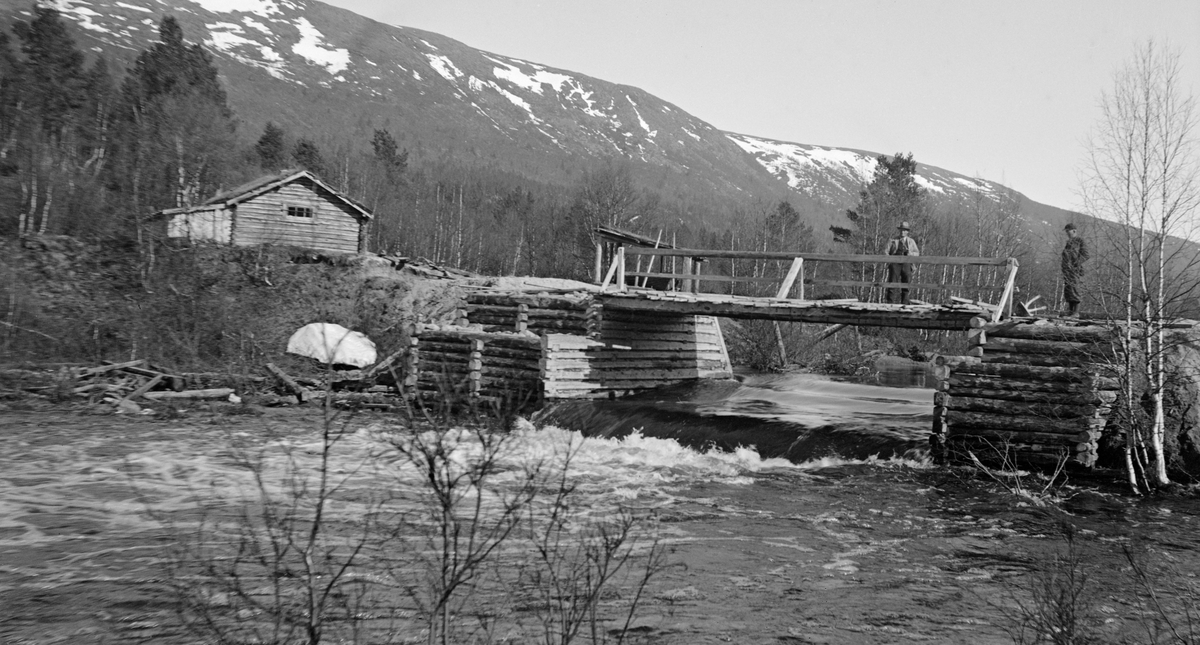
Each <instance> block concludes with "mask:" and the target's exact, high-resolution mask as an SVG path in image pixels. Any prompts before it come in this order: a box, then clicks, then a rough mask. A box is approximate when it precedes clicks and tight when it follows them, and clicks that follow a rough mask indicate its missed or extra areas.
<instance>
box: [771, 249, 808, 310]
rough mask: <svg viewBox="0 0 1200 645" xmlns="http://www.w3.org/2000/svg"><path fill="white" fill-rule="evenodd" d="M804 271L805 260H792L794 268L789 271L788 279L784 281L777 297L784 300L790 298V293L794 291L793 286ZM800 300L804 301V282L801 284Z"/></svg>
mask: <svg viewBox="0 0 1200 645" xmlns="http://www.w3.org/2000/svg"><path fill="white" fill-rule="evenodd" d="M803 269H804V258H796V259H794V260H792V266H791V268H789V269H788V272H787V277H786V278H784V279H783V284H781V285H779V293H777V294H775V297H776V298H778V299H780V300H783V299H785V298H787V297H788V293H790V292H791V290H792V285H793V284H795V283H796V278H797V277H798V276H799V275H800V272H801V271H802V270H803ZM800 299H801V300H804V281H803V280H801V282H800Z"/></svg>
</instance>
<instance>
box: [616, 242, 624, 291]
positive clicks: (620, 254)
mask: <svg viewBox="0 0 1200 645" xmlns="http://www.w3.org/2000/svg"><path fill="white" fill-rule="evenodd" d="M617 291H622V292H623V291H625V247H624V246H618V247H617Z"/></svg>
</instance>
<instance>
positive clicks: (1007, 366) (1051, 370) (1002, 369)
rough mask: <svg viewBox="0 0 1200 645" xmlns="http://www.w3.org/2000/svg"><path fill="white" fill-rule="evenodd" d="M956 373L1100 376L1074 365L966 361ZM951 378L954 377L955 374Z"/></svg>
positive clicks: (1061, 378) (1068, 379) (1088, 379)
mask: <svg viewBox="0 0 1200 645" xmlns="http://www.w3.org/2000/svg"><path fill="white" fill-rule="evenodd" d="M955 374H973V375H975V376H999V377H1003V378H1014V379H1024V380H1030V381H1054V382H1060V383H1093V382H1095V381H1096V379H1097V376H1098V375H1097V374H1096V373H1094V372H1091V371H1088V370H1080V369H1076V368H1073V367H1039V366H1031V365H1014V364H1011V363H978V364H970V363H966V364H962V365H960V366H959V367H958V368H956V369H955ZM951 378H953V376H952V377H951ZM1105 389H1107V388H1105Z"/></svg>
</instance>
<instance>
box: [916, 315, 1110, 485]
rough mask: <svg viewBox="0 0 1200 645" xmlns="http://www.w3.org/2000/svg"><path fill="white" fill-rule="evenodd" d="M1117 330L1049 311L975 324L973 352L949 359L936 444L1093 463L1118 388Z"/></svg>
mask: <svg viewBox="0 0 1200 645" xmlns="http://www.w3.org/2000/svg"><path fill="white" fill-rule="evenodd" d="M1116 333H1117V330H1115V329H1111V328H1108V327H1105V326H1102V325H1095V324H1078V323H1072V322H1050V321H1046V320H1038V321H1034V322H1027V321H1019V322H1005V323H1001V324H997V325H990V324H989V325H979V326H976V327H975V328H974V329H972V330H971V332H970V336H971V339H972V342H973V344H974V347H973V348H972V349H971V351H970V352H969V354H970V356H968V357H954V359H952V360H942V361H941V364H942V365H944V366H945V374H944V377H943V378H942V379H940V383H939V388H938V389H939V392H938V394H937V395H936V397H935V400H934V436H933V437H932V441H933V444H934V446H935V447H936V448H938V449H940V450H942V451H943V452H944V456H945V457H947V458H949V459H950V460H953V461H961V462H970V461H971V458H970V456H971V455H972V454H973V455H975V456H976V457H977V458H979V459H980V460H981V461H983V462H985V463H987V462H991V463H1000V464H1003V465H1008V464H1018V463H1027V464H1036V465H1049V466H1055V465H1057V464H1058V463H1059V462H1061V461H1062V460H1066V461H1068V462H1071V463H1075V464H1078V465H1082V466H1089V467H1090V466H1093V465H1095V463H1096V458H1097V454H1096V453H1097V446H1098V441H1099V439H1100V436H1101V434H1102V433H1103V432H1104V429H1105V427H1106V424H1107V420H1108V417H1109V414H1110V412H1111V410H1112V405H1113V404H1114V402H1115V401H1116V400H1117V390H1118V388H1119V385H1118V380H1117V378H1116V376H1115V374H1114V372H1113V370H1112V369H1111V365H1113V364H1114V363H1115V361H1116V360H1117V358H1118V356H1117V343H1115V342H1114V341H1115V339H1116V338H1117V336H1116Z"/></svg>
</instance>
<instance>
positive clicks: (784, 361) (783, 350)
mask: <svg viewBox="0 0 1200 645" xmlns="http://www.w3.org/2000/svg"><path fill="white" fill-rule="evenodd" d="M772 323H773V324H774V325H775V342H776V344H778V345H779V364H780V367H787V366H788V354H787V345H785V344H784V343H783V332H782V331H780V330H779V321H778V320H774V321H772Z"/></svg>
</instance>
